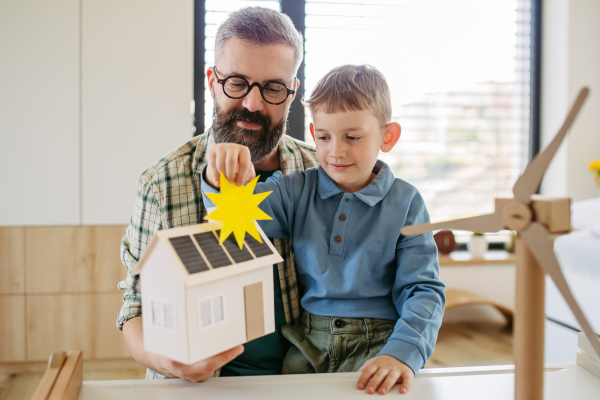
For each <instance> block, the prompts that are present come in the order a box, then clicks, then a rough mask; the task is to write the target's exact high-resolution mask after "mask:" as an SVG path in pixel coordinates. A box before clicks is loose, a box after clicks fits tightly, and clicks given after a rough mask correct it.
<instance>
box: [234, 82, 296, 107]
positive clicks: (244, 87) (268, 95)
mask: <svg viewBox="0 0 600 400" xmlns="http://www.w3.org/2000/svg"><path fill="white" fill-rule="evenodd" d="M223 90H224V91H225V94H226V95H227V96H229V97H233V98H242V97H244V96H245V95H246V92H247V91H248V82H246V80H244V79H242V78H238V77H231V78H227V79H226V81H225V84H224V85H223ZM262 95H263V97H264V99H265V100H266V101H268V102H271V103H280V102H282V101H284V100H285V99H286V98H287V96H288V91H287V88H286V87H285V85H283V84H281V83H277V82H269V83H267V84H266V85H265V86H264V87H263V91H262Z"/></svg>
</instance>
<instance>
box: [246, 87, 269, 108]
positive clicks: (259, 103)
mask: <svg viewBox="0 0 600 400" xmlns="http://www.w3.org/2000/svg"><path fill="white" fill-rule="evenodd" d="M242 106H243V107H244V108H246V109H247V110H248V111H250V112H255V111H262V110H263V108H264V99H263V98H262V96H261V95H260V89H259V88H258V87H256V86H255V87H253V88H252V89H250V93H248V94H247V95H246V97H244V99H243V101H242Z"/></svg>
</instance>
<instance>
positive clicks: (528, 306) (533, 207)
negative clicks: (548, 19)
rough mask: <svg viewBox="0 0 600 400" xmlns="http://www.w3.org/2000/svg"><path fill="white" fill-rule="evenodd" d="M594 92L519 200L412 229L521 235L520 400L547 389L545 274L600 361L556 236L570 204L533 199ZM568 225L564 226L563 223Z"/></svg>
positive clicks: (519, 188)
mask: <svg viewBox="0 0 600 400" xmlns="http://www.w3.org/2000/svg"><path fill="white" fill-rule="evenodd" d="M588 93H589V90H588V88H584V89H582V90H581V92H579V95H578V96H577V99H576V101H575V104H574V105H573V107H572V108H571V111H570V112H569V115H568V116H567V118H566V119H565V122H564V123H563V125H562V127H561V128H560V130H559V131H558V133H557V134H556V136H555V137H554V139H553V140H552V142H551V143H550V145H548V147H547V148H546V149H544V151H543V152H541V153H540V154H538V155H537V156H536V157H535V158H534V159H533V161H532V162H531V163H530V164H529V166H528V167H527V169H525V172H523V175H521V177H520V178H519V179H518V180H517V182H516V183H515V185H514V187H513V194H514V196H515V197H514V198H511V199H496V203H495V205H496V207H495V212H494V213H493V214H484V215H479V216H475V217H469V218H462V219H457V220H451V221H444V222H439V223H433V224H431V223H426V224H421V225H412V226H406V227H404V228H403V229H402V234H403V235H405V236H413V235H418V234H421V233H425V232H431V231H433V230H438V229H456V230H467V231H472V232H498V231H499V230H501V229H510V230H514V231H517V243H516V253H517V254H516V264H517V298H516V310H515V325H514V327H515V331H514V332H515V339H514V357H515V399H516V400H538V399H539V400H541V399H543V389H544V316H545V314H544V283H545V281H544V279H545V274H544V272H546V273H548V274H549V275H550V277H551V278H552V280H553V281H554V283H555V284H556V286H557V287H558V289H559V290H560V292H561V294H562V295H563V297H564V298H565V300H566V301H567V303H568V304H569V306H570V307H571V310H572V311H573V313H574V314H575V317H576V318H577V321H578V322H579V324H580V325H581V327H582V329H583V332H584V333H585V335H586V337H587V338H588V340H589V341H590V343H591V344H592V347H593V348H594V351H595V352H596V354H597V355H598V356H599V357H600V340H598V336H597V335H596V334H595V333H594V331H593V330H592V327H591V326H590V324H589V323H588V321H587V319H586V318H585V316H584V315H583V312H582V311H581V309H580V308H579V305H578V304H577V301H575V298H574V297H573V294H572V293H571V290H570V289H569V286H568V285H567V282H566V280H565V278H564V275H563V273H562V271H561V269H560V265H559V264H558V261H557V259H556V256H555V255H554V250H553V239H552V237H551V236H550V235H551V234H552V233H556V232H561V231H562V232H564V231H568V230H569V227H570V218H571V214H570V207H569V205H570V199H568V198H565V199H544V198H539V197H535V196H534V197H533V198H532V195H534V193H535V192H536V191H537V189H538V187H539V186H540V183H541V182H542V178H543V176H544V173H545V172H546V169H547V168H548V165H549V164H550V161H552V158H553V157H554V154H555V153H556V151H557V150H558V147H559V146H560V144H561V143H562V141H563V139H564V138H565V136H566V134H567V131H568V129H569V128H570V126H571V124H572V123H573V120H574V119H575V117H576V116H577V113H578V112H579V110H580V109H581V106H582V105H583V103H584V101H585V99H586V97H587V95H588ZM561 221H562V223H561Z"/></svg>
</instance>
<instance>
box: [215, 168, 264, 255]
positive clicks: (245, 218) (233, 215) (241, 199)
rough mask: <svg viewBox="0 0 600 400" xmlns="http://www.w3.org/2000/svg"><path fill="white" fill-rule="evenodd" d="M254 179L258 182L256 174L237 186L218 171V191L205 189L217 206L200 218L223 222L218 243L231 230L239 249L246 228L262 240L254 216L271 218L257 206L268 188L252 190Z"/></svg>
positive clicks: (246, 230) (254, 185)
mask: <svg viewBox="0 0 600 400" xmlns="http://www.w3.org/2000/svg"><path fill="white" fill-rule="evenodd" d="M256 182H258V176H257V177H256V178H254V179H253V180H251V181H250V182H248V184H247V185H246V186H237V185H236V184H234V183H229V182H227V179H226V178H225V175H223V174H222V173H221V193H206V195H207V196H208V198H209V199H210V200H211V201H212V202H213V203H215V205H216V206H217V207H218V208H217V209H216V210H215V211H213V212H211V213H210V214H209V215H207V216H206V217H204V218H205V219H212V220H215V221H222V222H223V229H221V236H220V237H219V244H223V242H224V241H225V239H227V237H229V235H231V233H232V232H233V234H234V236H235V240H236V241H237V244H238V245H239V246H240V249H241V248H242V246H243V244H244V236H245V234H246V232H248V233H249V234H250V235H252V237H253V238H254V239H256V240H258V241H259V242H260V243H262V238H261V237H260V234H259V233H258V230H257V229H256V225H255V224H254V221H255V220H258V219H273V218H271V217H270V216H269V215H268V214H266V213H265V212H264V211H263V210H261V209H260V208H258V205H259V204H260V203H261V202H262V201H263V200H264V199H265V198H266V197H267V196H268V195H270V194H271V192H263V193H258V194H253V193H254V188H255V187H256Z"/></svg>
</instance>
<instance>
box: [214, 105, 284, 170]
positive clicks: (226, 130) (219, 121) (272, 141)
mask: <svg viewBox="0 0 600 400" xmlns="http://www.w3.org/2000/svg"><path fill="white" fill-rule="evenodd" d="M238 119H240V120H244V121H247V122H252V123H254V124H259V125H260V126H261V127H262V128H259V129H245V128H242V127H240V126H238V124H237V120H238ZM286 119H287V113H286V115H284V117H283V118H282V119H281V121H279V123H278V124H276V125H275V126H272V125H271V118H269V117H268V116H267V115H263V114H261V113H260V112H250V111H248V110H247V109H245V108H241V109H233V110H231V111H229V113H227V112H224V111H223V110H221V108H220V107H219V106H217V103H216V102H215V105H214V108H213V123H212V133H213V135H214V136H215V142H216V143H236V144H241V145H244V146H247V147H248V149H250V157H251V159H252V163H253V164H256V163H258V162H260V161H262V160H264V159H265V158H266V157H267V156H268V155H269V154H271V152H272V151H273V150H274V149H275V148H276V147H277V145H278V144H279V140H281V137H282V136H283V134H284V133H285V128H286V124H285V121H286Z"/></svg>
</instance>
